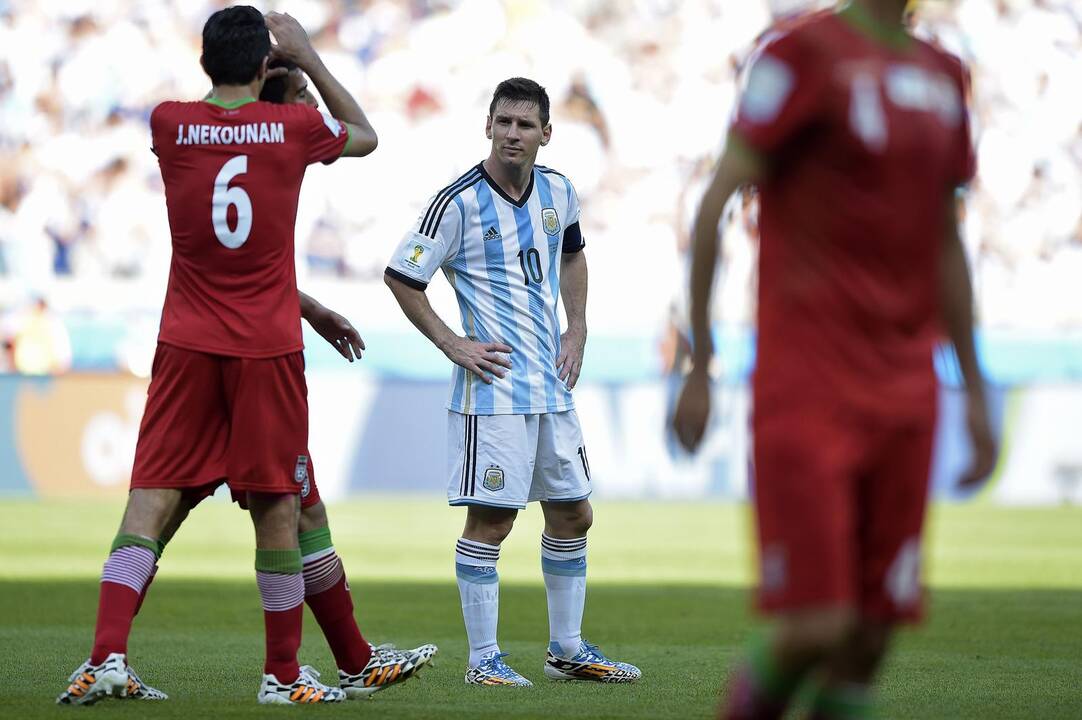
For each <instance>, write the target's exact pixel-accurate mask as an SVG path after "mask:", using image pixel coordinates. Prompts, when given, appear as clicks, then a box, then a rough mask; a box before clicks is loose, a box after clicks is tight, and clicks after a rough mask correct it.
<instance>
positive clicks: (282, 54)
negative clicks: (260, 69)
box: [264, 12, 316, 72]
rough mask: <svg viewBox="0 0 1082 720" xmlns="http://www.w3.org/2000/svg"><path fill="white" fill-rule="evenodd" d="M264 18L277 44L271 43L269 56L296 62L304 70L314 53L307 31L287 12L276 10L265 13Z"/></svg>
mask: <svg viewBox="0 0 1082 720" xmlns="http://www.w3.org/2000/svg"><path fill="white" fill-rule="evenodd" d="M264 19H265V20H266V23H267V29H268V30H270V32H271V34H272V35H274V39H275V41H277V45H271V58H272V59H275V60H288V61H290V62H293V63H296V64H297V65H298V66H299V67H300V68H301V69H302V70H306V69H307V67H308V65H309V64H311V62H312V60H313V58H314V57H315V56H316V55H315V50H314V49H313V48H312V41H311V40H309V39H308V33H307V32H305V30H304V28H303V27H301V24H300V23H299V22H297V19H296V18H294V17H293V16H292V15H289V14H287V13H278V12H269V13H267V14H266V15H265V16H264ZM268 72H269V71H268ZM287 72H288V71H287Z"/></svg>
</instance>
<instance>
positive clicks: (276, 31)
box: [266, 12, 379, 157]
mask: <svg viewBox="0 0 1082 720" xmlns="http://www.w3.org/2000/svg"><path fill="white" fill-rule="evenodd" d="M266 21H267V29H268V30H270V31H271V33H272V34H273V35H274V39H275V40H277V43H278V44H277V45H274V46H273V47H272V48H271V56H272V57H274V58H282V59H284V60H289V61H291V62H293V63H296V65H297V66H298V67H300V69H301V70H303V71H304V72H305V73H307V74H308V77H309V79H310V80H311V81H312V82H313V83H314V84H315V86H316V89H318V90H319V94H320V95H321V96H322V97H323V101H324V102H325V103H327V110H328V111H329V112H330V114H331V116H332V117H334V118H335V119H336V120H338V121H339V122H342V123H344V124H345V126H346V128H347V129H348V130H349V142H347V143H346V147H345V150H343V151H342V156H343V157H362V156H364V155H368V154H369V153H371V152H372V151H373V150H375V149H376V145H377V144H378V143H379V138H377V137H376V131H375V129H374V128H373V127H372V124H371V123H370V122H368V117H367V116H365V114H364V110H362V109H361V106H360V105H359V104H358V103H357V101H356V100H355V99H354V98H353V95H351V94H350V92H349V91H348V90H346V88H345V87H343V85H342V83H340V82H338V79H337V78H335V77H334V75H332V74H331V72H330V70H328V69H327V66H326V65H324V64H323V60H322V58H320V57H319V53H317V52H316V50H315V48H314V47H312V43H311V41H310V40H309V39H308V33H306V32H305V31H304V28H303V27H301V24H300V23H299V22H297V20H296V19H295V18H293V17H292V16H291V15H288V14H284V13H276V12H272V13H267V15H266Z"/></svg>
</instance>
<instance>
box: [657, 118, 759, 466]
mask: <svg viewBox="0 0 1082 720" xmlns="http://www.w3.org/2000/svg"><path fill="white" fill-rule="evenodd" d="M763 169H764V161H763V159H762V158H761V157H760V156H759V154H758V153H756V152H755V151H754V150H752V149H751V148H749V147H747V146H746V145H745V144H744V143H743V142H742V141H741V140H740V138H739V136H737V135H734V134H732V133H730V135H729V139H728V142H727V143H726V146H725V150H724V152H723V153H722V155H721V159H720V160H719V161H718V166H717V169H716V170H715V172H714V177H713V179H712V180H711V181H710V185H709V187H707V189H706V192H705V193H704V194H703V199H702V202H701V203H700V205H699V212H698V214H697V215H696V217H695V225H694V231H693V232H692V248H691V289H690V292H691V337H692V355H691V371H690V373H688V376H687V378H686V379H685V381H684V389H683V390H682V391H681V393H680V398H679V400H678V401H677V404H676V411H675V413H674V414H673V428H674V429H675V430H676V436H677V438H678V439H679V440H680V444H681V445H683V446H684V447H685V448H687V449H688V450H694V449H695V448H696V447H698V445H699V442H700V441H701V440H702V438H703V432H704V431H705V429H706V420H707V417H708V416H709V414H710V377H709V374H708V370H709V365H710V358H711V357H712V356H713V354H714V343H713V339H712V338H711V335H710V292H711V289H712V288H713V285H714V270H715V267H716V265H717V260H718V253H719V252H720V247H721V242H720V240H719V238H718V222H719V221H720V220H721V214H722V212H723V211H724V209H725V203H726V202H728V200H729V196H731V195H732V194H733V193H734V192H736V190H737V189H738V188H740V186H742V185H744V184H746V183H754V182H756V181H758V180H759V178H760V177H762V174H763Z"/></svg>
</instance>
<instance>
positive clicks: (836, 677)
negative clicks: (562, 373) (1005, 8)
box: [674, 0, 996, 719]
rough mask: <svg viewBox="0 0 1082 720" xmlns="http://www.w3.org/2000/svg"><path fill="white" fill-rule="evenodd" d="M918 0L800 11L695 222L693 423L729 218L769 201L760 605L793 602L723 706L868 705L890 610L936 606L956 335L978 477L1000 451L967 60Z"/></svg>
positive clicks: (762, 711) (689, 397)
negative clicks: (947, 49)
mask: <svg viewBox="0 0 1082 720" xmlns="http://www.w3.org/2000/svg"><path fill="white" fill-rule="evenodd" d="M905 5H906V3H905V1H904V0H853V2H851V3H849V4H848V5H846V6H845V7H844V8H843V9H841V10H840V11H838V12H825V13H818V14H815V15H810V16H806V17H803V18H800V19H798V20H795V21H788V22H786V23H784V24H782V25H779V26H777V27H775V28H773V29H772V30H771V31H769V32H768V33H766V34H765V35H764V37H763V38H762V44H761V47H760V48H759V50H758V51H757V52H756V54H755V55H754V56H753V58H752V60H751V63H750V66H749V71H748V75H747V82H746V86H745V88H744V90H743V93H742V96H741V99H740V103H739V107H738V110H737V113H736V115H735V117H734V120H733V123H732V127H731V129H730V134H729V140H728V143H727V147H726V150H725V152H724V154H723V156H722V158H721V160H720V162H719V165H718V168H717V172H716V175H715V177H714V179H713V181H712V183H711V185H710V187H709V189H708V190H707V191H706V194H705V196H704V198H703V201H702V206H701V207H700V210H699V215H698V218H697V220H696V224H695V247H694V256H693V257H694V260H693V265H692V277H691V314H692V317H691V321H692V332H693V337H694V355H693V369H692V371H691V373H690V375H689V376H688V378H687V380H686V384H685V387H684V389H683V392H682V394H681V396H680V399H679V401H678V404H677V409H676V413H675V416H674V426H675V429H676V432H677V435H678V437H679V438H680V439H681V442H683V444H684V445H685V446H686V447H688V448H689V449H694V448H695V447H696V446H697V444H698V443H699V441H700V439H701V437H702V434H703V430H704V427H705V422H706V418H707V415H708V413H709V402H710V400H709V398H710V395H709V378H708V374H707V373H708V365H709V362H710V358H711V355H712V344H711V339H710V321H709V317H708V310H707V307H708V296H709V293H710V287H711V284H712V282H713V275H714V266H715V263H716V259H717V253H718V243H717V238H716V228H717V226H718V218H719V217H720V215H721V212H722V208H723V207H724V204H725V202H726V200H727V199H728V197H729V195H731V194H732V193H733V192H734V191H735V190H736V189H737V188H738V187H740V186H741V185H744V184H746V183H753V184H755V185H757V186H758V189H759V197H760V203H761V207H760V230H761V245H760V267H759V283H758V286H759V301H758V351H757V365H756V370H755V375H754V379H753V398H754V417H753V431H754V443H755V446H754V477H755V481H754V482H755V487H754V497H755V510H756V516H757V520H758V541H759V550H760V586H759V594H758V601H759V605H760V607H761V608H762V609H763V610H765V611H768V612H770V613H772V614H775V615H776V616H777V617H778V620H779V622H778V624H777V626H776V629H775V631H774V632H773V634H772V635H771V636H770V637H769V638H765V639H763V640H762V641H760V642H759V643H757V644H756V645H755V647H753V649H752V651H751V656H750V658H749V661H748V662H747V663H746V664H745V665H742V666H741V667H740V668H739V669H738V670H737V672H736V673H735V674H734V676H733V678H732V682H731V686H730V690H729V694H728V697H727V700H726V706H725V707H724V708H723V711H722V712H723V717H726V718H734V719H735V718H749V719H750V718H756V719H758V718H780V717H782V715H783V714H784V712H785V710H786V707H787V706H788V704H789V701H790V699H791V698H792V696H793V694H794V693H795V691H796V690H797V688H798V687H799V686H800V684H801V683H802V682H803V681H804V679H805V678H808V677H814V681H815V682H816V683H817V684H818V686H817V687H816V688H815V692H814V697H815V700H814V702H813V709H812V717H814V718H828V717H846V718H855V717H864V716H865V714H866V713H867V712H869V707H870V693H869V686H870V684H871V682H872V680H873V678H874V674H875V671H876V669H877V667H878V666H879V663H880V661H881V659H882V657H883V655H884V652H885V650H886V647H887V643H888V640H889V637H890V634H891V631H892V628H893V627H894V626H895V625H896V624H897V623H898V622H901V621H905V620H913V619H916V618H917V617H918V616H919V613H920V609H921V600H922V591H921V585H920V558H921V545H920V541H921V530H922V525H923V520H924V510H925V504H926V499H927V493H928V475H929V467H930V462H931V452H932V439H933V433H934V428H935V418H936V395H937V381H936V376H935V373H934V369H933V364H932V355H933V350H934V348H935V346H936V344H937V343H938V342H939V340H940V339H941V337H942V336H943V335H944V334H946V335H947V336H948V337H949V339H950V341H951V342H952V343H953V345H954V348H955V350H956V352H957V355H958V359H959V362H960V365H961V368H962V371H963V374H964V377H965V381H966V392H967V398H968V410H969V415H968V417H969V430H970V434H971V437H972V441H973V444H974V450H975V454H974V464H973V467H972V469H971V470H970V472H969V473H968V474H967V476H966V477H965V478H963V482H965V483H976V482H978V481H979V480H980V479H982V478H983V477H985V476H987V475H988V474H989V473H990V471H991V470H992V467H993V465H994V462H995V456H996V451H995V442H994V440H993V438H992V435H991V431H990V428H989V423H988V418H987V410H986V403H985V396H984V387H983V382H982V379H981V376H980V371H979V368H978V365H977V359H976V353H975V351H974V343H973V316H972V309H971V306H972V293H971V287H970V279H969V271H968V268H967V266H966V261H965V255H964V251H963V248H962V245H961V243H960V241H959V238H958V228H957V222H956V217H955V192H956V189H957V188H958V187H959V186H961V185H964V184H965V183H966V182H967V181H968V180H969V179H970V178H971V177H972V175H973V172H974V161H973V154H972V149H971V143H970V136H969V127H968V117H967V112H966V105H965V76H964V71H963V68H962V66H961V64H960V63H959V62H958V61H957V60H956V59H955V58H953V57H952V56H950V55H948V54H946V53H944V52H943V51H941V50H939V49H937V48H935V47H932V46H931V45H929V44H927V43H924V42H922V41H920V40H917V39H916V38H913V37H912V36H910V35H909V34H908V33H907V32H906V31H905V29H904V27H903V25H902V17H903V12H904V10H905Z"/></svg>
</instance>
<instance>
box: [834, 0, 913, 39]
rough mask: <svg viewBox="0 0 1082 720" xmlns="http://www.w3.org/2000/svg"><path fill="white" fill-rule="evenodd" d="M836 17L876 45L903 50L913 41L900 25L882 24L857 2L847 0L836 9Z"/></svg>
mask: <svg viewBox="0 0 1082 720" xmlns="http://www.w3.org/2000/svg"><path fill="white" fill-rule="evenodd" d="M838 17H839V18H841V19H842V20H843V21H844V22H845V23H846V24H847V25H848V26H849V27H850V28H852V29H853V30H855V31H857V32H858V33H860V34H861V35H863V36H864V37H866V38H868V39H869V40H871V41H872V42H873V43H875V44H877V45H885V46H886V47H889V48H891V49H894V50H905V49H906V48H908V47H909V46H910V45H911V44H912V43H913V38H912V36H910V35H909V33H907V32H906V31H905V30H904V29H903V28H902V27H901V26H898V27H894V26H888V25H883V24H882V23H880V22H879V21H877V20H876V19H875V18H874V17H872V16H871V15H869V14H868V11H867V10H865V9H864V6H862V5H861V4H860V3H859V2H854V1H853V0H849V2H847V3H846V4H845V5H843V6H842V8H841V9H840V10H838Z"/></svg>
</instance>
